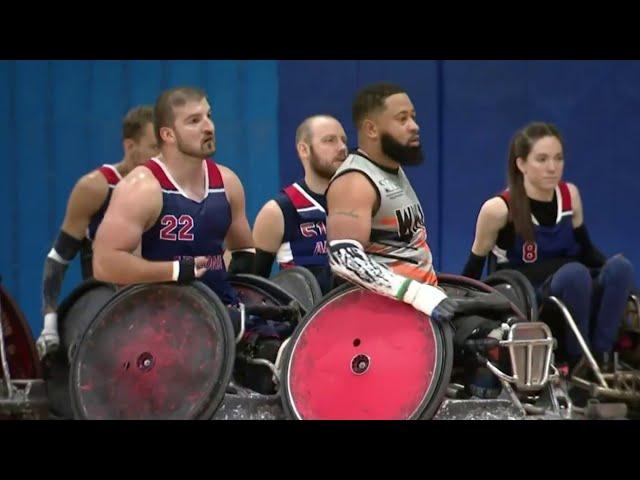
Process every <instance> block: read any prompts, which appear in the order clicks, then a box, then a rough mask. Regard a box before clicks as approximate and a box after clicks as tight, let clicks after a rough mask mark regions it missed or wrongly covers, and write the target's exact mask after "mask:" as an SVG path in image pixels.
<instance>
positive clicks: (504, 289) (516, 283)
mask: <svg viewBox="0 0 640 480" xmlns="http://www.w3.org/2000/svg"><path fill="white" fill-rule="evenodd" d="M484 283H486V284H487V285H489V286H491V287H493V288H495V289H496V290H498V291H499V292H500V293H502V294H503V295H504V296H505V297H507V298H508V299H509V300H510V301H511V302H512V303H513V304H514V305H515V306H516V307H518V309H519V310H520V311H521V312H522V313H524V314H525V316H526V317H527V320H529V321H530V322H537V321H538V300H537V297H536V291H535V290H534V288H533V286H532V285H531V282H529V280H528V279H527V277H525V276H524V275H523V274H522V273H521V272H519V271H517V270H498V271H496V272H494V273H492V274H491V275H490V276H489V277H487V278H486V279H485V280H484Z"/></svg>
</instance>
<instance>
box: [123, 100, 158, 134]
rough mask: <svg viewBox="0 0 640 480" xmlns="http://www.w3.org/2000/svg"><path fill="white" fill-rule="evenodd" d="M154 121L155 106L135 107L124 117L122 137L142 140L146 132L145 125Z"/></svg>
mask: <svg viewBox="0 0 640 480" xmlns="http://www.w3.org/2000/svg"><path fill="white" fill-rule="evenodd" d="M148 123H153V107H152V106H151V105H140V106H137V107H133V108H132V109H131V110H129V111H128V112H127V114H126V115H125V116H124V119H122V139H123V140H125V139H131V140H134V141H136V142H137V141H138V140H140V138H141V137H142V135H143V134H144V127H146V126H147V124H148Z"/></svg>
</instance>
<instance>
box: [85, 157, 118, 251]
mask: <svg viewBox="0 0 640 480" xmlns="http://www.w3.org/2000/svg"><path fill="white" fill-rule="evenodd" d="M98 172H100V173H101V174H102V175H103V176H104V178H106V179H107V183H108V184H109V192H108V193H107V198H105V200H104V202H103V203H102V205H101V206H100V209H99V210H98V211H97V212H96V213H95V214H94V215H93V216H92V217H91V220H90V221H89V226H88V227H87V238H88V239H89V240H90V241H92V242H93V240H94V239H95V238H96V232H97V231H98V227H99V226H100V222H102V219H103V218H104V214H105V212H106V211H107V207H108V206H109V200H111V194H112V193H113V189H114V188H116V185H117V184H118V182H119V181H120V180H122V175H120V172H118V170H117V169H116V167H114V166H113V165H103V166H101V167H100V168H98Z"/></svg>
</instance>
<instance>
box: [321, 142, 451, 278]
mask: <svg viewBox="0 0 640 480" xmlns="http://www.w3.org/2000/svg"><path fill="white" fill-rule="evenodd" d="M354 170H356V171H359V172H362V173H363V174H364V175H366V176H367V178H368V179H369V180H370V181H371V183H372V184H373V185H374V186H375V187H376V188H377V190H378V194H379V196H380V197H379V198H380V208H379V209H378V211H377V212H376V214H375V215H374V216H373V218H372V219H371V235H370V238H369V242H370V243H369V245H368V246H366V247H365V251H366V252H367V254H368V255H369V256H370V257H371V259H372V260H374V261H376V262H378V263H381V264H384V265H386V266H387V267H389V268H390V269H391V270H392V271H393V272H394V273H396V274H398V275H402V276H404V277H408V278H411V279H413V280H416V281H419V282H421V283H428V284H430V285H437V284H438V279H437V277H436V273H435V271H434V269H433V262H432V257H431V250H430V249H429V245H428V244H427V230H426V228H425V222H424V212H423V210H422V206H421V205H420V201H419V200H418V197H417V195H416V194H415V192H414V191H413V188H412V187H411V183H410V182H409V179H408V178H407V176H406V175H405V173H404V171H403V170H402V168H400V169H399V170H398V172H397V173H393V172H389V171H387V170H384V169H382V168H380V167H379V166H377V165H376V164H375V163H373V162H372V161H371V160H369V159H367V158H366V157H364V156H363V155H362V154H360V153H351V154H350V155H349V156H348V157H347V159H346V160H345V161H344V163H343V164H342V165H341V166H340V168H339V169H338V171H337V172H336V173H335V174H334V176H333V178H332V181H333V180H335V179H336V178H337V177H339V176H340V175H342V174H344V173H346V172H349V171H354ZM329 213H330V212H329Z"/></svg>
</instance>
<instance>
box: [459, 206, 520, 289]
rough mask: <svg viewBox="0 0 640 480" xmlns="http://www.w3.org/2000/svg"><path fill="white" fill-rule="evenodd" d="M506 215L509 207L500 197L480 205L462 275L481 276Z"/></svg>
mask: <svg viewBox="0 0 640 480" xmlns="http://www.w3.org/2000/svg"><path fill="white" fill-rule="evenodd" d="M508 216H509V209H508V208H507V205H506V204H505V203H504V201H503V200H502V199H501V198H498V197H494V198H491V199H489V200H487V201H486V202H485V203H484V204H483V205H482V207H481V208H480V213H478V220H477V221H476V234H475V238H474V240H473V245H472V246H471V253H470V254H469V259H468V260H467V264H466V265H465V267H464V270H463V272H462V275H464V276H466V277H471V278H476V279H479V278H480V277H481V276H482V270H483V269H484V263H485V260H486V258H487V255H488V254H489V252H491V250H492V249H493V247H494V246H495V244H496V240H497V239H498V232H499V231H500V229H501V228H503V227H504V226H505V225H506V224H507V219H508Z"/></svg>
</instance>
